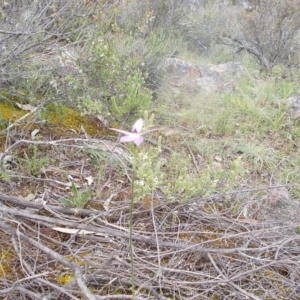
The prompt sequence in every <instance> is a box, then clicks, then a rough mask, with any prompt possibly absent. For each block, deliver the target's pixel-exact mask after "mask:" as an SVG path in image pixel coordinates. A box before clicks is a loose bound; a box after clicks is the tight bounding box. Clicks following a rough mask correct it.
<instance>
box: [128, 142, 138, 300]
mask: <svg viewBox="0 0 300 300" xmlns="http://www.w3.org/2000/svg"><path fill="white" fill-rule="evenodd" d="M136 160H137V147H136V146H135V145H134V146H133V161H132V180H131V201H130V221H129V252H130V266H131V289H132V299H133V300H134V299H135V278H134V263H133V241H132V235H133V205H134V182H135V174H136Z"/></svg>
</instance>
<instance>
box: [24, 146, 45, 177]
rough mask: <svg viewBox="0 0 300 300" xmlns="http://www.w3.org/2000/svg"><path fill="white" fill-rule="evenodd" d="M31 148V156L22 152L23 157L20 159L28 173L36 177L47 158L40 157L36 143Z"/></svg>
mask: <svg viewBox="0 0 300 300" xmlns="http://www.w3.org/2000/svg"><path fill="white" fill-rule="evenodd" d="M29 149H30V147H29ZM32 149H33V153H32V156H31V157H30V156H29V155H28V154H27V153H24V158H23V159H20V161H21V162H22V163H23V164H24V165H25V167H26V168H27V169H28V171H29V173H30V175H32V176H35V177H37V176H39V175H40V174H41V172H42V169H43V167H44V166H45V165H46V164H47V158H46V157H40V155H39V151H38V146H37V145H33V146H32Z"/></svg>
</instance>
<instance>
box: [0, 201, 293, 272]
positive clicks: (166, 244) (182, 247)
mask: <svg viewBox="0 0 300 300" xmlns="http://www.w3.org/2000/svg"><path fill="white" fill-rule="evenodd" d="M0 211H1V212H4V213H8V214H12V215H15V216H20V217H24V218H27V219H30V220H34V221H40V222H42V223H50V224H55V226H57V225H62V226H67V227H70V228H76V229H81V230H88V231H92V232H94V233H95V234H97V233H99V234H103V235H104V236H107V235H111V236H116V237H122V238H127V239H128V233H127V232H126V231H125V232H124V231H121V230H117V229H112V228H108V227H104V228H99V227H96V226H92V225H88V226H87V225H83V224H77V223H75V222H70V221H65V220H59V219H55V218H51V217H46V216H40V215H37V214H33V213H32V212H28V211H25V210H24V211H22V210H18V209H15V208H9V207H6V206H0ZM279 228H290V225H287V226H282V227H274V228H272V229H273V230H274V231H276V230H278V229H279ZM133 239H134V240H136V241H139V242H142V243H146V244H150V245H156V243H157V241H155V240H154V239H152V238H151V237H150V238H148V237H144V236H141V235H137V234H135V235H133ZM159 245H160V247H169V248H173V249H177V250H178V253H180V252H186V251H196V252H201V253H208V252H209V253H220V252H221V253H223V254H229V253H236V252H239V251H242V252H243V251H244V252H253V253H255V252H258V253H261V252H263V251H267V250H270V249H273V248H274V247H276V246H275V245H270V246H264V247H261V248H246V247H239V248H228V249H227V248H226V249H217V248H205V247H202V246H199V245H197V244H195V245H191V244H187V243H186V244H185V243H174V242H165V241H161V240H160V241H159ZM270 265H272V264H270ZM256 270H257V269H256ZM251 272H253V270H251Z"/></svg>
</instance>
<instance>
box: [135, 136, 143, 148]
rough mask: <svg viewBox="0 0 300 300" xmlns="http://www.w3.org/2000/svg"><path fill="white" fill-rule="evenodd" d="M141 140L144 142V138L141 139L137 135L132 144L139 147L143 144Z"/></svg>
mask: <svg viewBox="0 0 300 300" xmlns="http://www.w3.org/2000/svg"><path fill="white" fill-rule="evenodd" d="M143 140H144V138H143V137H142V136H141V135H139V136H138V137H137V138H136V139H135V140H134V141H133V142H134V143H135V144H136V145H137V146H139V145H140V144H141V143H142V142H143Z"/></svg>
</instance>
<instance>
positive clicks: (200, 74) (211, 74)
mask: <svg viewBox="0 0 300 300" xmlns="http://www.w3.org/2000/svg"><path fill="white" fill-rule="evenodd" d="M163 68H165V71H166V74H167V81H168V82H169V83H170V84H171V85H172V86H173V87H175V88H176V95H177V97H178V94H179V93H180V90H183V89H185V90H187V91H189V92H193V93H197V92H205V93H233V92H234V91H235V84H234V82H233V80H232V78H233V77H240V76H245V75H246V72H245V70H244V68H243V66H242V65H241V64H240V63H238V62H228V63H224V64H218V65H217V64H208V65H200V64H196V63H190V62H187V61H184V60H182V59H179V58H167V59H166V60H165V61H164V62H163Z"/></svg>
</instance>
